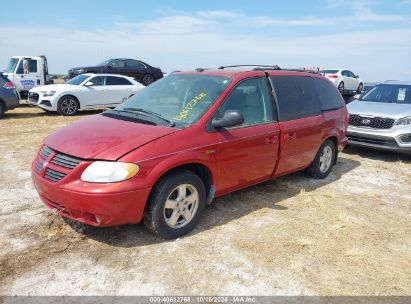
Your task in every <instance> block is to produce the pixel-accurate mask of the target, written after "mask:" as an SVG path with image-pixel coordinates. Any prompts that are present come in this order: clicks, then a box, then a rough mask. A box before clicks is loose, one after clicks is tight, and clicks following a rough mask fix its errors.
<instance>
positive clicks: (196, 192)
mask: <svg viewBox="0 0 411 304" xmlns="http://www.w3.org/2000/svg"><path fill="white" fill-rule="evenodd" d="M347 125H348V113H347V110H346V107H345V102H344V100H343V99H342V97H341V95H340V94H339V92H338V91H337V89H336V88H335V87H334V86H333V85H332V83H331V82H330V81H328V80H327V79H325V78H324V77H322V76H321V75H319V74H315V73H307V72H300V71H287V70H281V69H277V68H273V69H270V68H266V69H264V68H254V69H248V70H238V69H228V68H224V67H221V68H220V69H216V70H203V69H199V70H197V71H193V72H181V73H174V74H172V75H169V76H167V77H164V78H163V79H161V80H159V81H157V82H155V83H153V84H151V85H150V86H148V87H147V88H145V89H144V90H142V91H140V92H139V93H138V94H137V95H135V96H134V97H132V98H131V99H129V100H128V101H126V102H124V103H123V104H122V105H120V106H119V107H117V108H115V109H113V110H108V111H105V112H103V113H101V114H99V115H94V116H91V117H89V118H86V119H83V120H79V121H77V122H75V123H73V124H71V125H69V126H67V127H65V128H63V129H60V130H58V131H57V132H55V133H53V134H51V135H50V136H48V137H47V138H46V139H45V140H44V144H43V145H42V146H41V147H40V149H39V151H38V153H37V155H36V158H35V160H34V162H33V165H32V176H33V181H34V185H35V187H36V189H37V191H38V193H39V195H40V198H41V199H42V200H43V201H44V203H45V204H46V205H47V206H48V207H50V208H52V209H54V210H55V211H56V212H57V213H58V214H60V215H62V216H64V217H67V218H70V219H73V220H75V221H79V222H82V223H85V224H88V225H93V226H101V227H105V226H114V225H121V224H133V223H139V222H140V221H141V220H144V223H145V224H146V226H147V227H148V229H149V230H150V231H151V232H153V233H154V234H156V235H159V236H162V237H164V238H176V237H179V236H181V235H184V234H186V233H188V232H189V231H190V230H192V229H193V228H194V226H195V225H196V224H197V222H198V220H199V217H200V215H201V213H202V212H203V210H204V208H205V206H206V205H207V204H210V203H211V202H212V200H213V198H215V197H218V196H221V195H224V194H227V193H230V192H233V191H236V190H238V189H241V188H245V187H248V186H251V185H254V184H257V183H260V182H263V181H266V180H269V179H273V178H276V177H279V176H282V175H285V174H288V173H291V172H295V171H299V170H303V169H306V170H307V172H308V173H309V175H311V176H312V177H314V178H325V177H326V176H327V175H328V174H329V172H330V171H331V168H332V166H333V165H334V164H335V163H336V159H337V154H338V151H341V150H342V149H343V147H344V146H345V144H346V142H347V138H346V128H347Z"/></svg>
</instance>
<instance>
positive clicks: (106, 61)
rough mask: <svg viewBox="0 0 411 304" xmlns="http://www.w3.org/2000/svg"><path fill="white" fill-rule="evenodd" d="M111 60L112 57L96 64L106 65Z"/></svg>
mask: <svg viewBox="0 0 411 304" xmlns="http://www.w3.org/2000/svg"><path fill="white" fill-rule="evenodd" d="M110 61H111V59H107V60H104V61H102V62H99V63H97V64H96V66H105V65H106V64H108V63H109V62H110Z"/></svg>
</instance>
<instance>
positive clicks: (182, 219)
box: [144, 171, 206, 239]
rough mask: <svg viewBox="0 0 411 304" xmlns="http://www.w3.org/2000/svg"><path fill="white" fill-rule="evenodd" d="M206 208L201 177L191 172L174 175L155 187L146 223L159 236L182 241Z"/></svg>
mask: <svg viewBox="0 0 411 304" xmlns="http://www.w3.org/2000/svg"><path fill="white" fill-rule="evenodd" d="M205 205H206V191H205V186H204V183H203V181H202V180H201V179H200V177H199V176H198V175H196V174H194V173H192V172H191V171H180V172H177V173H176V172H173V174H168V175H166V176H164V177H163V178H161V179H160V181H159V182H158V183H157V184H156V185H155V186H154V188H153V191H152V193H151V195H150V198H149V200H148V202H147V206H146V210H145V212H144V224H145V225H146V226H147V228H148V229H149V230H150V232H151V233H153V234H155V235H158V236H161V237H163V238H165V239H173V238H178V237H180V236H182V235H184V234H187V233H188V232H190V231H191V230H192V229H193V228H194V227H195V226H196V225H197V222H198V220H199V218H200V216H201V214H202V213H203V210H204V208H205Z"/></svg>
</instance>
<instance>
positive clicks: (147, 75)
mask: <svg viewBox="0 0 411 304" xmlns="http://www.w3.org/2000/svg"><path fill="white" fill-rule="evenodd" d="M85 73H95V74H102V73H105V74H116V75H123V76H129V77H132V78H134V79H135V80H136V81H138V82H140V83H142V84H143V85H145V86H147V85H149V84H151V83H153V82H154V81H156V80H158V79H160V78H162V77H163V72H162V71H161V69H160V68H155V67H152V66H150V65H149V64H147V63H145V62H143V61H140V60H135V59H127V58H117V59H109V60H105V61H103V62H101V63H99V64H97V65H95V66H89V67H78V68H73V69H70V70H69V71H68V79H70V78H73V77H75V76H78V75H81V74H85ZM2 74H3V75H4V76H6V77H7V78H8V79H9V80H10V81H11V82H12V83H13V84H14V87H15V90H16V93H17V94H18V96H19V99H20V102H21V103H24V102H25V101H26V100H27V98H28V93H29V90H31V89H33V88H36V87H39V86H44V85H48V84H52V83H53V81H52V79H51V76H50V75H49V72H48V64H47V58H46V56H44V55H41V56H13V57H11V58H10V60H9V62H8V64H7V67H6V68H5V70H4V71H3V73H2Z"/></svg>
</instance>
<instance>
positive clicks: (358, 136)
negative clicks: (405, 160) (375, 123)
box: [347, 126, 411, 154]
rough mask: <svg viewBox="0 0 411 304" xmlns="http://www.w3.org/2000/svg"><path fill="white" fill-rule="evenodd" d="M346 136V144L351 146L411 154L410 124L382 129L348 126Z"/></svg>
mask: <svg viewBox="0 0 411 304" xmlns="http://www.w3.org/2000/svg"><path fill="white" fill-rule="evenodd" d="M347 137H348V144H350V145H353V146H361V147H368V148H373V149H379V150H386V151H395V152H401V153H407V154H408V153H410V154H411V126H394V127H392V128H390V129H382V130H380V129H371V128H361V127H353V126H349V127H348V130H347ZM405 139H406V140H407V141H405V142H404V140H405ZM408 140H409V141H408Z"/></svg>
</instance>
